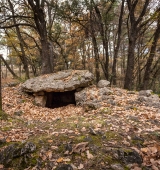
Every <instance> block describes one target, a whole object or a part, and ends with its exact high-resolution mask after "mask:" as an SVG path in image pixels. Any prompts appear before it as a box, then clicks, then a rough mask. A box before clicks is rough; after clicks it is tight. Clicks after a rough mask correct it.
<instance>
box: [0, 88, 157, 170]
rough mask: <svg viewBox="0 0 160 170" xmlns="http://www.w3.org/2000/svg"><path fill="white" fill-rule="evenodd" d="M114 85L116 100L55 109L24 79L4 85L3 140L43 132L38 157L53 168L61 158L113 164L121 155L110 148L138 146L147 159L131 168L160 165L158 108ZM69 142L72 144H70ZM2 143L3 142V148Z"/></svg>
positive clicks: (86, 164)
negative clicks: (37, 99) (40, 101)
mask: <svg viewBox="0 0 160 170" xmlns="http://www.w3.org/2000/svg"><path fill="white" fill-rule="evenodd" d="M112 91H113V94H112V95H113V97H114V99H115V101H116V105H108V106H107V107H106V106H105V107H101V108H99V109H97V110H91V111H88V112H85V111H84V109H83V108H82V107H79V106H73V105H68V106H65V107H61V108H55V109H49V108H42V107H38V106H36V105H34V99H33V97H32V96H31V95H28V94H25V93H23V92H21V88H20V85H19V86H16V87H5V88H3V90H2V94H3V109H4V111H5V112H6V113H7V114H8V115H9V116H10V117H9V119H8V120H1V121H0V141H1V140H3V139H5V142H6V143H8V144H9V143H11V142H21V143H23V142H24V141H28V140H33V141H34V140H35V139H36V138H37V137H38V141H40V142H42V144H41V145H40V147H39V150H40V151H39V155H38V157H39V158H41V159H42V161H44V162H48V161H50V162H51V163H52V165H50V167H52V168H53V169H56V168H57V167H58V166H59V165H61V164H70V165H72V167H74V168H77V169H95V170H96V169H103V168H104V167H108V168H110V167H112V166H110V165H111V164H112V161H113V163H114V162H115V160H116V159H117V157H116V156H115V153H112V155H107V154H108V153H107V151H108V149H109V148H112V149H111V150H114V149H115V148H121V147H124V148H127V149H128V148H131V149H134V150H135V151H136V152H137V153H139V154H140V155H141V157H142V159H143V163H142V165H137V164H135V165H134V164H133V165H132V166H131V167H132V168H131V169H135V170H136V169H137V170H138V169H142V168H143V167H150V168H151V169H153V170H157V169H160V113H159V112H158V108H153V107H147V106H145V105H144V104H143V103H140V104H136V103H135V102H134V101H136V100H137V96H138V92H135V93H134V94H128V93H127V91H126V90H123V89H118V88H112ZM117 91H118V92H119V93H120V95H117V94H118V93H117ZM131 106H132V107H131ZM106 110H107V111H106ZM108 110H109V111H108ZM17 112H18V113H19V114H16V113H17ZM43 140H44V143H43ZM44 145H45V146H44ZM67 145H69V146H70V148H69V149H70V150H69V149H68V148H67V149H66V148H65V147H66V146H67ZM46 146H47V147H46ZM3 149H4V147H0V151H1V150H3ZM110 156H111V157H112V156H113V157H112V158H111V157H110ZM114 159H115V160H114ZM111 160H112V161H111ZM116 161H117V160H116ZM35 166H37V164H36V165H35ZM43 166H44V167H43V169H47V168H48V167H49V165H48V164H47V163H45V164H44V165H43ZM0 167H3V165H1V164H0ZM30 169H34V167H32V166H31V167H30Z"/></svg>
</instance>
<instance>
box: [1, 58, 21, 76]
mask: <svg viewBox="0 0 160 170" xmlns="http://www.w3.org/2000/svg"><path fill="white" fill-rule="evenodd" d="M0 60H2V61H3V62H4V64H5V65H6V67H7V69H8V70H9V72H10V73H11V74H12V76H13V77H14V78H17V79H19V77H18V76H17V75H16V74H15V73H14V71H13V70H12V69H11V68H10V67H9V65H8V63H7V62H6V60H5V59H4V58H3V56H2V55H0Z"/></svg>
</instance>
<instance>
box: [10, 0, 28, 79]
mask: <svg viewBox="0 0 160 170" xmlns="http://www.w3.org/2000/svg"><path fill="white" fill-rule="evenodd" d="M8 2H9V5H10V9H11V11H12V15H13V16H14V15H15V14H14V8H13V5H12V3H11V1H10V0H8ZM13 23H14V25H16V24H17V23H16V20H15V18H14V17H13ZM16 33H17V37H18V40H19V43H20V49H21V53H22V55H20V59H21V61H22V63H23V66H24V70H25V74H26V78H29V69H28V62H27V58H26V55H25V50H24V41H23V38H22V36H21V33H20V30H19V27H18V26H16Z"/></svg>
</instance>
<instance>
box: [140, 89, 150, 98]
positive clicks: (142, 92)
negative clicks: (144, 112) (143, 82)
mask: <svg viewBox="0 0 160 170" xmlns="http://www.w3.org/2000/svg"><path fill="white" fill-rule="evenodd" d="M152 93H153V91H152V90H141V91H139V96H146V97H149V96H151V95H152Z"/></svg>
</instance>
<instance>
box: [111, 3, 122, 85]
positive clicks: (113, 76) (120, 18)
mask: <svg viewBox="0 0 160 170" xmlns="http://www.w3.org/2000/svg"><path fill="white" fill-rule="evenodd" d="M124 1H125V0H122V5H121V12H120V16H119V23H118V38H117V46H116V48H115V53H114V58H113V65H112V76H111V84H112V82H113V85H116V84H117V81H116V78H117V72H116V67H117V58H118V52H119V47H120V42H121V33H122V21H123V20H122V17H123V11H124Z"/></svg>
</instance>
